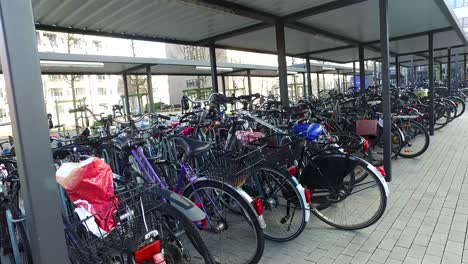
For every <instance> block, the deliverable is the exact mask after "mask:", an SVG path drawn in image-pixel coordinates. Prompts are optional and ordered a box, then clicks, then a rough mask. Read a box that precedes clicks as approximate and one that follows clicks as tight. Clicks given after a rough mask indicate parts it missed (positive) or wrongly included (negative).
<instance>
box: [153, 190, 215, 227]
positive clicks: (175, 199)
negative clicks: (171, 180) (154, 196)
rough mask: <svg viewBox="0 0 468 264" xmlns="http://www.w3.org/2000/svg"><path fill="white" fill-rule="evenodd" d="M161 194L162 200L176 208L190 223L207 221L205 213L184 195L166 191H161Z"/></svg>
mask: <svg viewBox="0 0 468 264" xmlns="http://www.w3.org/2000/svg"><path fill="white" fill-rule="evenodd" d="M159 194H160V195H161V198H164V199H166V200H167V201H168V202H169V203H170V204H171V205H172V206H173V207H174V208H176V209H177V210H178V211H179V212H181V213H182V214H184V215H185V216H186V217H187V218H188V219H190V221H192V222H195V221H201V220H203V219H205V217H206V215H205V213H204V212H203V211H202V210H201V209H200V208H198V207H197V206H196V205H195V204H194V203H193V202H192V201H190V200H189V199H187V198H185V197H183V196H182V195H179V194H177V193H174V192H171V191H169V190H165V189H160V190H159Z"/></svg>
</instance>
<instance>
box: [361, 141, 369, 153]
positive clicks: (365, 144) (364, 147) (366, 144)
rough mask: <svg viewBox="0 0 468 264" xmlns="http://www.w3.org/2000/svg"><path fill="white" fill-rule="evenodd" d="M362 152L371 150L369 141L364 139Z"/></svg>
mask: <svg viewBox="0 0 468 264" xmlns="http://www.w3.org/2000/svg"><path fill="white" fill-rule="evenodd" d="M362 150H364V151H367V150H369V141H368V140H367V139H364V143H363V144H362Z"/></svg>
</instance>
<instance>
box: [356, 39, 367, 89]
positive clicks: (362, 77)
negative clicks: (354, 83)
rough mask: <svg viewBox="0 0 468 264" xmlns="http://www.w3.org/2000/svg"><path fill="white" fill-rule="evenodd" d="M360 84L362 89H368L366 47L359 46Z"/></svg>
mask: <svg viewBox="0 0 468 264" xmlns="http://www.w3.org/2000/svg"><path fill="white" fill-rule="evenodd" d="M358 50H359V84H360V85H359V86H360V90H361V91H364V90H365V89H366V69H365V66H364V47H363V46H359V48H358Z"/></svg>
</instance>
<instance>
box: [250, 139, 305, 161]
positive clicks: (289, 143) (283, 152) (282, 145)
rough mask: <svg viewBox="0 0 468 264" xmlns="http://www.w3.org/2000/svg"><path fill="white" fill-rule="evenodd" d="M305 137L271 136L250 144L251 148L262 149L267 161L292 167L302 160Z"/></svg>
mask: <svg viewBox="0 0 468 264" xmlns="http://www.w3.org/2000/svg"><path fill="white" fill-rule="evenodd" d="M305 142H306V141H305V136H304V135H281V134H276V135H270V136H266V137H263V138H259V139H257V140H255V141H253V142H250V143H249V145H250V146H251V147H254V146H256V147H261V152H262V154H263V155H264V157H265V159H266V160H268V161H271V162H274V163H276V164H279V165H291V164H293V163H294V161H295V160H298V159H300V158H301V154H302V150H303V147H304V144H305Z"/></svg>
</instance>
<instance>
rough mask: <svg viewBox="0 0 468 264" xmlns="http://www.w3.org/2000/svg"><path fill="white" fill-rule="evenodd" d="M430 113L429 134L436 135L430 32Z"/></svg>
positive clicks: (432, 49)
mask: <svg viewBox="0 0 468 264" xmlns="http://www.w3.org/2000/svg"><path fill="white" fill-rule="evenodd" d="M428 39H429V45H428V46H429V113H430V118H431V120H430V124H429V134H430V135H431V136H432V135H434V122H435V117H434V34H433V33H429V35H428Z"/></svg>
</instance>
